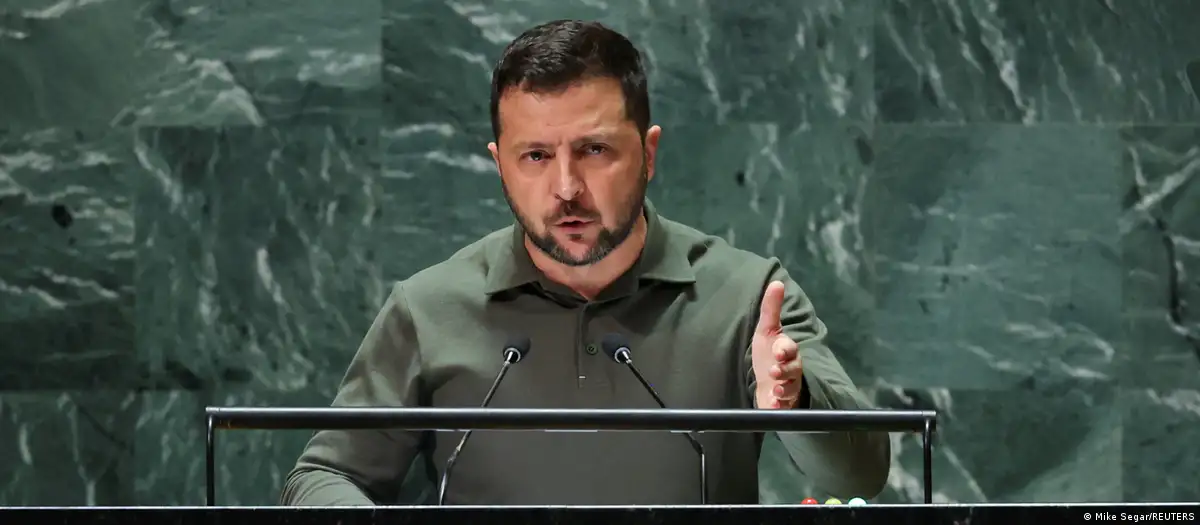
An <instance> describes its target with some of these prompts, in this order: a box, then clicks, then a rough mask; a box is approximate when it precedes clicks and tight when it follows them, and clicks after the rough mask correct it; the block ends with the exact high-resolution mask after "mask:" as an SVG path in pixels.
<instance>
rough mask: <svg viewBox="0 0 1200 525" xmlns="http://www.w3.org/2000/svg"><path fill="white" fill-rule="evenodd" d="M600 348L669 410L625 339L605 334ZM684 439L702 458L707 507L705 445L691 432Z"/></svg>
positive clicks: (702, 488) (702, 486) (703, 498)
mask: <svg viewBox="0 0 1200 525" xmlns="http://www.w3.org/2000/svg"><path fill="white" fill-rule="evenodd" d="M600 348H601V349H603V350H604V353H605V354H607V355H608V357H611V358H612V360H613V361H616V362H617V363H620V364H622V365H625V367H626V368H628V369H629V371H630V372H633V376H634V377H636V378H637V380H638V382H639V383H641V384H642V387H643V388H645V389H646V391H647V392H649V393H650V397H653V398H654V402H655V403H658V406H659V407H660V408H664V409H665V408H667V404H666V403H664V402H663V400H662V398H661V397H659V396H658V392H656V391H655V390H654V387H653V386H650V382H649V381H646V378H645V376H643V375H642V372H641V371H639V370H638V368H637V366H634V364H633V352H632V351H631V350H630V349H629V344H628V343H627V342H626V341H625V338H624V337H621V335H620V334H605V335H604V338H603V339H601V340H600ZM683 437H685V438H687V440H688V443H690V444H691V445H692V450H695V451H696V455H698V456H700V504H701V505H707V504H708V466H707V461H706V459H705V456H704V445H701V444H700V441H699V440H697V439H696V436H693V435H692V433H691V432H687V433H685V434H684V435H683Z"/></svg>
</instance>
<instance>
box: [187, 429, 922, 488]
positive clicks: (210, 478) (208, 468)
mask: <svg viewBox="0 0 1200 525" xmlns="http://www.w3.org/2000/svg"><path fill="white" fill-rule="evenodd" d="M205 412H206V414H207V417H208V436H207V446H206V449H207V450H206V457H205V472H206V477H207V487H206V495H207V504H208V505H209V506H213V505H216V480H215V479H214V478H215V476H216V467H215V457H214V454H215V447H216V430H217V429H255V430H282V429H289V430H335V429H336V430H363V429H382V428H388V429H401V430H597V431H629V430H641V431H655V430H657V431H691V432H920V433H921V439H922V446H923V449H924V460H923V463H924V478H925V483H924V485H925V487H924V488H925V503H932V502H933V465H932V463H933V443H932V441H933V432H934V429H935V424H936V421H937V412H934V411H925V410H921V411H917V410H754V409H741V410H676V409H640V410H580V409H509V408H395V407H390V408H384V407H379V408H344V407H322V408H249V407H208V408H207V409H206V410H205Z"/></svg>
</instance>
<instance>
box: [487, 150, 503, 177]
mask: <svg viewBox="0 0 1200 525" xmlns="http://www.w3.org/2000/svg"><path fill="white" fill-rule="evenodd" d="M487 148H488V151H489V152H491V154H492V162H495V163H496V175H500V150H499V148H497V147H496V143H495V142H489V143H488V146H487Z"/></svg>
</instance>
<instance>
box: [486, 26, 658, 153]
mask: <svg viewBox="0 0 1200 525" xmlns="http://www.w3.org/2000/svg"><path fill="white" fill-rule="evenodd" d="M592 78H612V79H615V80H617V81H618V82H620V83H621V91H622V93H623V94H624V95H625V116H626V118H628V119H630V120H632V121H633V122H634V124H636V125H637V127H638V132H639V133H641V134H642V137H643V138H645V134H646V130H647V129H649V128H650V94H649V92H648V90H647V87H646V71H645V69H643V67H642V55H641V53H639V52H638V50H637V48H636V47H634V45H633V43H632V42H630V41H629V39H628V38H625V36H624V35H622V34H620V33H618V32H616V31H613V30H612V29H609V28H607V27H605V26H604V25H603V24H600V23H598V22H585V21H580V20H555V21H552V22H546V23H544V24H541V25H538V26H536V27H533V28H530V29H528V30H526V31H525V32H524V33H521V35H520V36H518V37H517V38H516V39H514V40H513V41H512V42H511V43H510V44H508V47H506V48H504V53H503V54H501V55H500V60H499V62H497V63H496V68H495V69H494V70H492V105H491V112H492V136H493V137H494V138H495V139H496V140H500V97H501V96H503V95H504V93H505V92H506V91H508V90H509V89H513V88H517V89H524V90H527V91H530V92H534V93H553V92H556V91H560V90H564V89H566V88H568V87H571V85H573V84H575V83H577V82H580V81H583V80H588V79H592Z"/></svg>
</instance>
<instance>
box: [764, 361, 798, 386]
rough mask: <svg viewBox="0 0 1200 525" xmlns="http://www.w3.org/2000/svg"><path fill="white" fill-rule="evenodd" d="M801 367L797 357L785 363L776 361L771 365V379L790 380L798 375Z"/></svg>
mask: <svg viewBox="0 0 1200 525" xmlns="http://www.w3.org/2000/svg"><path fill="white" fill-rule="evenodd" d="M801 371H802V369H801V367H800V360H799V359H792V360H791V361H788V362H786V363H778V364H775V365H772V366H771V371H770V374H771V379H774V380H776V381H790V380H792V379H797V378H799V377H800V373H801Z"/></svg>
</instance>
